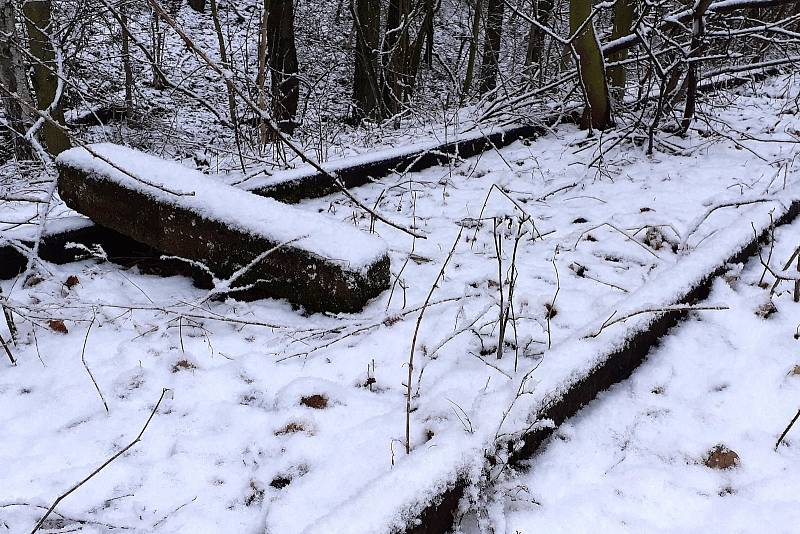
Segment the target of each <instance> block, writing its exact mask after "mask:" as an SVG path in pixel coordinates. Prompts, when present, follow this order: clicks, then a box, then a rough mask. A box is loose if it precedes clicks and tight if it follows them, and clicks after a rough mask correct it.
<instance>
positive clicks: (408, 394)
mask: <svg viewBox="0 0 800 534" xmlns="http://www.w3.org/2000/svg"><path fill="white" fill-rule="evenodd" d="M463 232H464V227H463V226H462V227H460V228H459V230H458V234H457V235H456V238H455V239H454V240H453V246H452V247H450V252H448V254H447V258H445V260H444V263H442V268H441V269H439V274H438V275H436V280H434V281H433V285H431V289H430V291H428V296H427V297H426V298H425V304H423V305H422V309H421V310H420V312H419V317H417V324H416V326H415V327H414V337H413V338H412V339H411V350H410V351H409V355H408V380H407V382H406V440H405V446H406V454H411V381H412V379H413V378H414V352H415V350H416V348H417V335H419V327H420V325H421V324H422V317H423V316H424V315H425V310H426V309H427V308H428V305H429V303H430V301H431V297H433V292H434V291H436V288H437V287H438V285H439V280H441V279H442V277H443V276H444V271H445V269H446V268H447V265H448V264H449V263H450V260H451V259H452V258H453V254H454V253H455V251H456V247H457V246H458V243H459V241H461V234H462V233H463Z"/></svg>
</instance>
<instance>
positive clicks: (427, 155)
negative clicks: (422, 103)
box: [242, 115, 574, 203]
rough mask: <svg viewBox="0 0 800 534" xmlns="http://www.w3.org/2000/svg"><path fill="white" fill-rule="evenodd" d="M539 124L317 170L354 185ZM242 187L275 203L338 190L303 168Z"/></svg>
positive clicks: (527, 135)
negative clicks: (275, 201) (271, 199)
mask: <svg viewBox="0 0 800 534" xmlns="http://www.w3.org/2000/svg"><path fill="white" fill-rule="evenodd" d="M557 120H562V121H570V120H574V117H571V116H570V115H567V116H562V115H558V116H555V115H554V116H552V117H547V118H546V119H545V120H544V121H543V124H552V123H554V122H555V121H557ZM548 131H549V130H548V127H547V126H545V125H524V126H514V127H509V128H493V129H491V130H489V131H476V132H472V133H469V134H462V135H460V136H457V137H456V139H455V140H453V141H448V142H446V143H440V142H436V141H434V142H428V143H419V144H416V145H414V144H412V145H408V146H403V147H400V148H398V149H387V150H378V151H374V152H370V153H368V154H365V155H362V156H356V157H348V158H343V159H341V160H339V161H337V162H334V163H328V164H325V165H323V168H324V169H325V170H326V171H327V172H329V173H331V174H334V175H336V176H338V177H339V178H340V179H341V180H342V182H343V183H344V185H345V187H347V188H351V187H357V186H360V185H364V184H367V183H369V182H371V181H373V180H375V179H378V178H383V177H385V176H388V175H390V174H392V173H394V172H411V171H420V170H423V169H427V168H429V167H434V166H436V165H443V164H445V163H447V162H448V161H450V160H451V159H452V158H453V157H454V156H458V157H461V158H470V157H472V156H476V155H478V154H480V153H482V152H485V151H487V150H492V149H495V148H502V147H505V146H508V145H510V144H511V143H514V142H515V141H518V140H520V139H531V138H535V137H539V136H542V135H544V134H546V133H548ZM242 187H244V188H245V189H247V190H248V191H251V192H253V193H255V194H256V195H261V196H265V197H270V198H274V199H276V200H280V201H281V202H289V203H296V202H300V201H301V200H303V199H306V198H318V197H322V196H325V195H329V194H331V193H335V192H337V191H338V190H339V189H338V188H337V186H336V184H334V183H333V182H332V181H331V179H330V177H329V176H327V175H326V174H324V173H320V172H317V171H316V170H315V169H314V168H313V167H310V166H305V167H301V168H298V169H296V170H291V171H282V172H278V173H276V174H275V175H273V176H270V177H268V178H262V179H250V180H248V181H247V182H245V183H244V184H243V185H242Z"/></svg>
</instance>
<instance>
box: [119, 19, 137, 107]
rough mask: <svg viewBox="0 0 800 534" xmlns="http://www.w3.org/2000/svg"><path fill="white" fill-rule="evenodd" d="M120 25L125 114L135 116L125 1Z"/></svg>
mask: <svg viewBox="0 0 800 534" xmlns="http://www.w3.org/2000/svg"><path fill="white" fill-rule="evenodd" d="M119 16H120V27H121V28H122V69H123V70H124V71H125V114H126V115H127V117H128V119H130V118H131V117H133V84H134V80H133V68H132V66H131V51H130V35H129V34H128V14H127V7H126V6H125V4H124V3H122V4H120V6H119Z"/></svg>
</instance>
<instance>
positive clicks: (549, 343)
mask: <svg viewBox="0 0 800 534" xmlns="http://www.w3.org/2000/svg"><path fill="white" fill-rule="evenodd" d="M553 270H554V271H555V272H556V292H555V294H554V295H553V301H552V302H551V303H550V307H549V308H547V310H546V311H547V315H546V318H547V350H550V347H551V346H552V338H551V336H550V319H551V318H552V317H553V316H554V315H555V313H556V299H557V298H558V293H559V292H560V291H561V278H559V276H558V266H557V265H556V259H555V258H553Z"/></svg>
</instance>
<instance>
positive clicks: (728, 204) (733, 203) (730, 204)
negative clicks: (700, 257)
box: [678, 196, 776, 253]
mask: <svg viewBox="0 0 800 534" xmlns="http://www.w3.org/2000/svg"><path fill="white" fill-rule="evenodd" d="M775 200H776V199H775V198H774V197H769V196H767V197H764V196H759V197H755V198H743V199H739V200H728V201H724V202H718V203H716V204H712V205H711V206H709V208H708V209H707V210H706V211H705V213H703V214H701V215H700V216H698V217H697V218H696V219H695V220H694V221H693V222H692V223H690V224H689V226H688V227H687V228H686V230H685V231H684V234H683V237H682V238H681V242H680V244H679V245H678V250H679V251H682V252H684V253H685V252H686V251H688V249H689V238H690V237H692V235H693V234H694V233H695V232H697V230H698V229H699V228H700V225H702V224H703V223H704V222H705V221H706V219H708V218H709V217H710V216H711V214H712V213H714V212H715V211H717V210H718V209H721V208H734V207H735V208H738V207H740V206H746V205H748V204H757V203H760V202H773V201H775Z"/></svg>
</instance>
